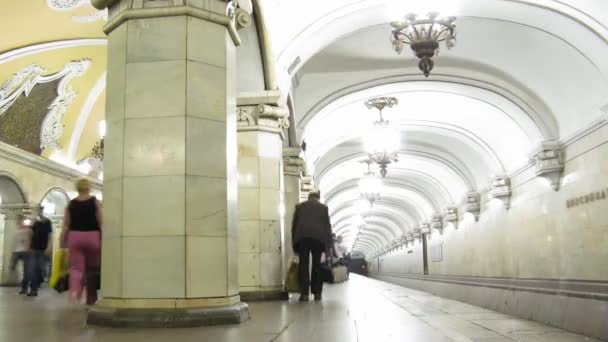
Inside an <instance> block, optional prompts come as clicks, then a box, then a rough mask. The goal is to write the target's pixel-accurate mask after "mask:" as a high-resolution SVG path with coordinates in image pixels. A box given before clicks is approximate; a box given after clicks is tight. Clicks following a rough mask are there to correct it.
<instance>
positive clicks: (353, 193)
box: [326, 185, 436, 221]
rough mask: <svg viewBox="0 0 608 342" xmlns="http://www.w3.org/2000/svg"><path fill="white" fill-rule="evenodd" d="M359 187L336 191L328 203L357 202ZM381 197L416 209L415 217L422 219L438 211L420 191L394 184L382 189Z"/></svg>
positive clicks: (428, 217) (426, 218)
mask: <svg viewBox="0 0 608 342" xmlns="http://www.w3.org/2000/svg"><path fill="white" fill-rule="evenodd" d="M360 198H361V197H360V194H359V189H358V188H357V187H355V186H353V187H350V188H343V189H340V190H339V191H336V192H335V193H334V194H333V196H332V197H328V198H327V200H326V202H327V205H328V206H330V207H332V206H339V205H341V204H342V203H355V202H356V201H358V200H359V199H360ZM381 198H382V199H383V200H385V201H390V202H395V203H398V204H399V205H400V206H401V207H405V208H407V210H408V213H409V212H410V210H413V211H414V215H415V217H419V218H421V219H422V220H421V221H424V220H429V219H430V218H431V216H432V215H433V214H434V213H436V210H435V208H434V207H433V205H432V203H431V202H429V200H428V199H427V198H425V197H424V196H422V195H421V194H420V193H418V192H415V191H413V190H410V189H403V188H400V187H397V186H394V185H386V186H384V187H383V189H382V193H381Z"/></svg>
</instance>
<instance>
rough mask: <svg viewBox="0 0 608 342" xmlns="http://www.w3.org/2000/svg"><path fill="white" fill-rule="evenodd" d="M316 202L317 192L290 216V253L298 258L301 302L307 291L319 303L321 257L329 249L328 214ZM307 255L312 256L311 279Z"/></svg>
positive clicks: (321, 282)
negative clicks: (291, 241) (295, 254)
mask: <svg viewBox="0 0 608 342" xmlns="http://www.w3.org/2000/svg"><path fill="white" fill-rule="evenodd" d="M319 200H320V195H319V193H318V192H312V193H310V194H309V195H308V201H306V202H304V203H300V204H298V205H297V206H296V211H295V213H294V215H293V223H292V226H291V229H292V235H291V236H292V239H293V250H294V252H296V253H297V254H298V255H299V257H300V265H299V279H300V292H301V297H300V301H308V295H309V288H310V290H312V293H313V294H314V295H315V300H321V292H322V291H323V279H322V278H321V254H322V253H323V252H325V251H328V250H329V248H331V224H330V222H329V210H328V209H327V206H325V205H324V204H322V203H321V202H319ZM310 254H312V275H311V274H309V273H308V262H309V261H308V260H309V256H310ZM311 278H312V279H311ZM311 280H312V282H311Z"/></svg>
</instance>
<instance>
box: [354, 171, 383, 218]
mask: <svg viewBox="0 0 608 342" xmlns="http://www.w3.org/2000/svg"><path fill="white" fill-rule="evenodd" d="M363 163H365V164H367V172H365V173H364V174H363V178H361V179H360V180H359V192H360V194H361V197H362V198H363V199H365V200H367V201H368V202H369V204H370V207H372V206H373V205H374V202H376V201H377V200H379V199H380V188H381V187H382V180H380V178H378V177H376V175H375V174H374V172H372V171H371V163H372V161H371V160H365V161H363Z"/></svg>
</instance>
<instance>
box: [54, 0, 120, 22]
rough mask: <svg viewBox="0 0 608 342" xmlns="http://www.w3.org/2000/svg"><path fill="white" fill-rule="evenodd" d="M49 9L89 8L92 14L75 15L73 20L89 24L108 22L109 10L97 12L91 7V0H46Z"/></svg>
mask: <svg viewBox="0 0 608 342" xmlns="http://www.w3.org/2000/svg"><path fill="white" fill-rule="evenodd" d="M46 3H47V4H48V6H49V8H51V9H52V10H55V11H70V10H73V9H75V8H78V7H81V6H85V5H87V6H89V7H91V9H92V12H91V13H89V14H85V15H75V16H73V17H72V19H73V20H74V21H76V22H79V23H89V22H92V21H96V20H108V10H107V9H105V10H102V11H97V10H94V9H93V7H92V6H91V0H46Z"/></svg>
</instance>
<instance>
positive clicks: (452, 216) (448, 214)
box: [443, 206, 458, 229]
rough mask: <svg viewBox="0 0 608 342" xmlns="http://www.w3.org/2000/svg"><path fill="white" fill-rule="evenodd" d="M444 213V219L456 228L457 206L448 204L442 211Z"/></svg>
mask: <svg viewBox="0 0 608 342" xmlns="http://www.w3.org/2000/svg"><path fill="white" fill-rule="evenodd" d="M443 212H444V215H445V220H446V221H447V222H449V223H451V224H453V225H454V227H455V228H456V229H458V207H456V206H449V207H446V208H445V210H444V211H443Z"/></svg>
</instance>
